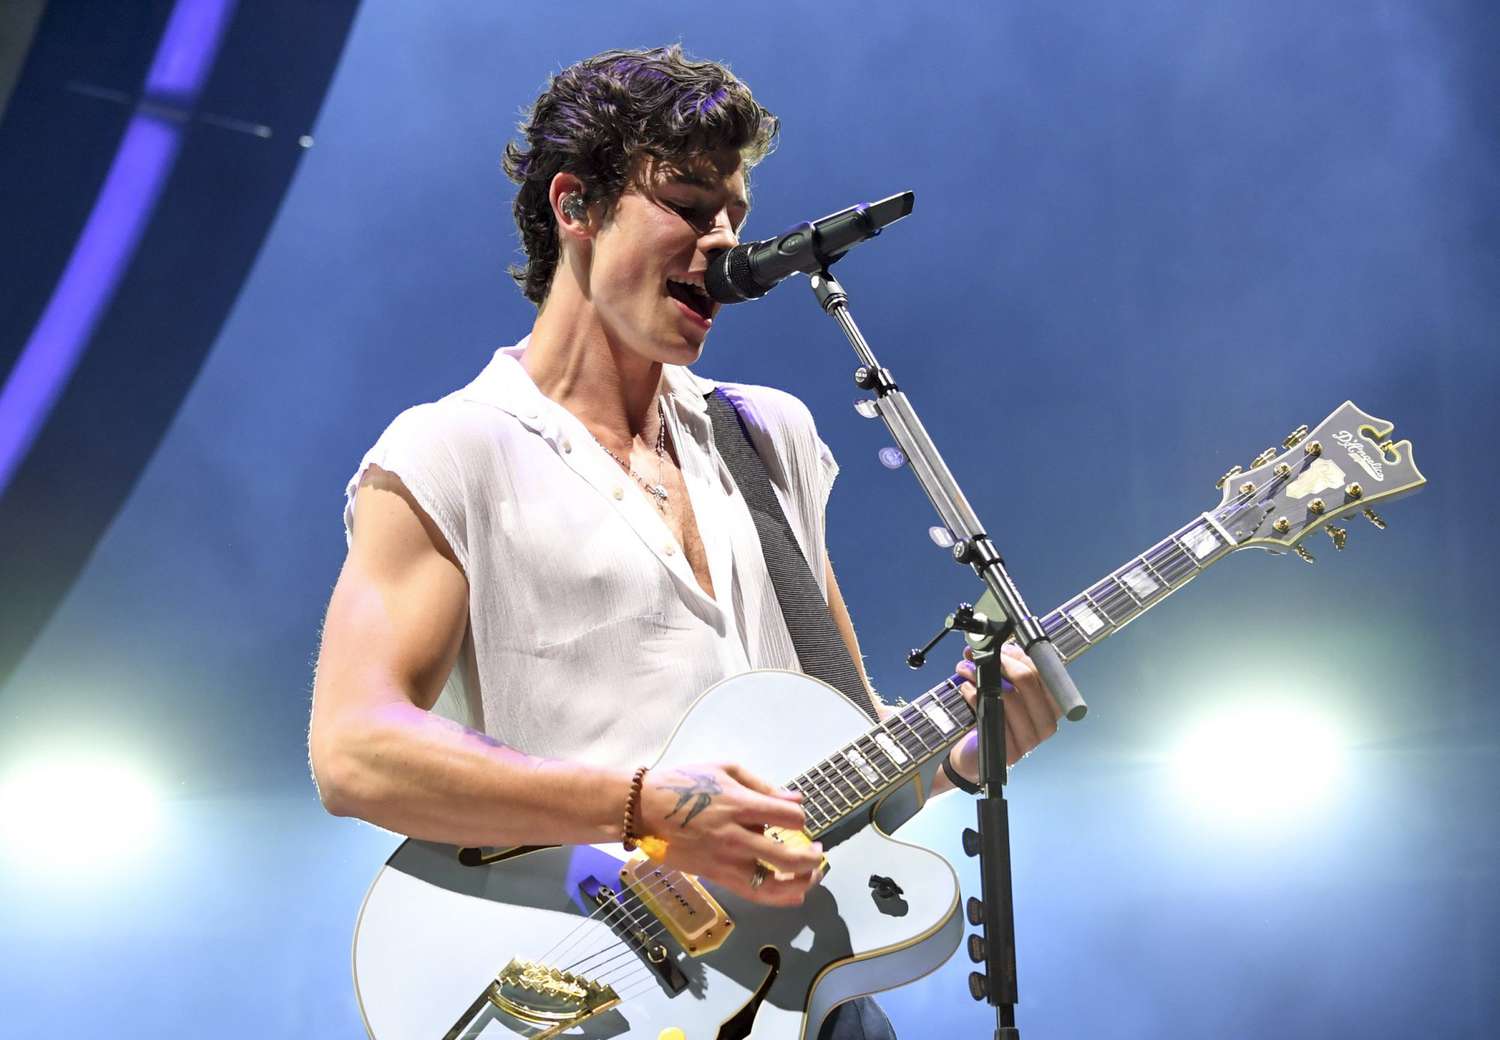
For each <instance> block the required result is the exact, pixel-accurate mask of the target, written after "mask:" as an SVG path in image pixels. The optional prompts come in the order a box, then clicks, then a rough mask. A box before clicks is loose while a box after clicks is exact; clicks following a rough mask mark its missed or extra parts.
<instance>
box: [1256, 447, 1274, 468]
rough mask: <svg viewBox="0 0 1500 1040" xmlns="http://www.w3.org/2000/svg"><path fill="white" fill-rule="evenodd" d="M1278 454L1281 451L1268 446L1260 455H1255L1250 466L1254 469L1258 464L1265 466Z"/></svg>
mask: <svg viewBox="0 0 1500 1040" xmlns="http://www.w3.org/2000/svg"><path fill="white" fill-rule="evenodd" d="M1278 454H1279V452H1277V450H1276V449H1275V448H1267V449H1266V450H1265V451H1263V452H1261V453H1260V454H1259V455H1257V456H1255V458H1253V459H1251V460H1250V468H1251V469H1254V468H1255V467H1256V466H1264V465H1265V464H1266V463H1268V462H1270V461H1271V460H1272V459H1274V458H1275V457H1276V456H1277V455H1278Z"/></svg>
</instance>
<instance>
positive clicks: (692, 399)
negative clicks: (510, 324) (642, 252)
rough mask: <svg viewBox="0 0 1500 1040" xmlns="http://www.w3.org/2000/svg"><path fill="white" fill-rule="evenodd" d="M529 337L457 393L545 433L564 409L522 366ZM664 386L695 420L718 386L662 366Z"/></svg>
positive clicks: (499, 354) (502, 353)
mask: <svg viewBox="0 0 1500 1040" xmlns="http://www.w3.org/2000/svg"><path fill="white" fill-rule="evenodd" d="M530 341H531V337H530V336H525V337H523V338H522V339H521V341H520V342H519V343H516V344H515V345H514V346H509V347H501V348H500V349H499V350H497V351H495V355H494V357H492V358H491V359H490V361H489V364H487V365H485V366H484V369H483V371H481V372H480V373H479V375H478V376H476V377H475V379H474V381H473V382H471V383H470V384H469V385H468V386H466V387H464V388H463V389H462V390H460V391H459V392H458V396H460V397H462V398H465V399H467V400H471V401H479V402H481V403H484V404H489V405H493V406H494V407H496V408H499V409H501V410H502V411H505V412H508V413H510V414H511V415H513V416H515V417H516V418H517V419H519V420H520V421H521V423H522V425H524V426H526V427H527V428H528V429H530V430H532V431H533V432H542V431H543V430H544V429H546V428H547V427H549V426H555V424H554V423H549V422H548V421H547V419H548V417H549V416H551V415H554V414H555V411H554V410H556V409H560V408H561V406H560V405H559V404H558V403H557V402H556V401H554V400H552V399H551V398H550V397H548V396H547V395H546V394H544V393H542V392H541V391H540V390H539V389H537V385H536V384H535V383H534V382H532V381H531V376H529V375H527V374H526V369H525V368H523V367H522V366H521V355H523V354H524V353H526V347H527V344H528V343H529V342H530ZM662 383H663V389H664V391H665V396H666V397H667V399H668V400H669V401H671V402H672V403H674V404H675V405H676V406H677V407H678V408H679V409H680V410H681V411H686V412H687V413H689V414H691V415H693V416H696V417H700V418H702V417H706V416H707V415H708V405H707V404H706V402H705V401H704V397H705V396H706V395H708V394H710V393H712V392H713V391H714V389H715V388H716V387H717V386H718V383H716V382H715V381H714V380H712V379H708V378H706V377H704V376H700V375H698V374H697V373H695V372H693V371H692V370H690V369H688V368H686V367H684V366H682V365H663V366H662Z"/></svg>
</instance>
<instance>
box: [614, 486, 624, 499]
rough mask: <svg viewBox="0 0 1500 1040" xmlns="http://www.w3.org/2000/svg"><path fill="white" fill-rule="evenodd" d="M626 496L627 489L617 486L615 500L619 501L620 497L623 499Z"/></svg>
mask: <svg viewBox="0 0 1500 1040" xmlns="http://www.w3.org/2000/svg"><path fill="white" fill-rule="evenodd" d="M624 497H625V489H624V488H618V487H617V488H615V501H616V502H618V501H620V499H622V498H624Z"/></svg>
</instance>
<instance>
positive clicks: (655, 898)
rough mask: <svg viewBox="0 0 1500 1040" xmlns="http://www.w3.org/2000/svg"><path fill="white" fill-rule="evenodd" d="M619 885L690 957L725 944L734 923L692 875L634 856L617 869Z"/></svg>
mask: <svg viewBox="0 0 1500 1040" xmlns="http://www.w3.org/2000/svg"><path fill="white" fill-rule="evenodd" d="M620 883H621V884H622V885H624V887H626V888H628V889H629V890H630V891H631V892H632V893H634V894H635V897H636V898H637V899H639V900H640V901H641V902H642V903H643V904H644V905H645V907H646V909H648V910H650V911H651V913H652V915H653V916H654V917H655V918H656V919H657V920H658V921H660V922H661V923H662V924H663V925H664V926H665V927H666V929H667V931H668V932H669V933H670V934H671V936H672V938H673V939H676V940H677V943H678V945H679V946H681V947H682V948H683V949H684V950H686V951H687V952H688V954H689V955H690V956H693V957H702V956H703V955H704V954H707V953H712V952H713V951H715V950H717V949H718V948H719V947H720V946H723V945H724V940H726V939H728V938H729V933H730V932H732V931H733V930H734V921H732V920H731V919H730V917H729V915H728V914H726V913H725V912H724V908H723V907H721V906H720V905H719V904H718V903H717V902H716V901H715V900H714V897H713V896H711V895H709V894H708V889H706V888H704V887H703V885H702V884H701V883H700V882H699V881H698V879H697V878H695V877H693V875H691V874H684V873H682V872H681V871H678V870H671V869H670V868H667V867H663V866H662V865H661V864H660V863H657V862H656V861H655V860H652V859H648V858H646V856H645V855H644V854H643V853H639V852H638V853H636V854H635V855H634V856H632V857H631V858H630V859H628V860H626V861H625V865H624V866H623V867H621V868H620Z"/></svg>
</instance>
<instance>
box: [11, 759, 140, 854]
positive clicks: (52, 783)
mask: <svg viewBox="0 0 1500 1040" xmlns="http://www.w3.org/2000/svg"><path fill="white" fill-rule="evenodd" d="M160 809H161V806H160V796H159V795H158V793H157V791H156V790H155V788H154V786H153V785H152V784H151V782H150V781H149V780H148V779H147V778H146V777H145V776H143V775H142V774H141V773H140V771H139V770H137V769H133V768H131V767H130V766H128V765H125V764H123V763H121V762H118V761H114V760H111V759H107V758H103V757H101V756H98V755H82V754H74V755H57V756H51V757H48V758H44V759H37V760H34V761H31V762H28V763H25V764H22V765H20V766H17V767H15V768H10V769H6V770H5V771H4V774H3V775H0V858H3V859H4V860H5V861H7V862H8V864H9V865H11V866H13V867H18V868H33V869H35V868H42V867H45V868H47V869H49V870H51V869H60V870H66V869H67V868H68V867H69V866H70V865H73V864H79V863H98V862H108V863H110V864H111V865H112V867H111V869H113V868H114V867H115V866H118V865H119V864H120V863H121V862H122V861H129V860H130V859H132V858H135V857H136V856H138V855H139V854H140V853H141V852H143V851H145V850H146V849H147V848H148V847H149V846H150V844H151V842H152V839H153V838H154V837H155V834H156V831H157V828H158V826H159V824H160Z"/></svg>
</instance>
